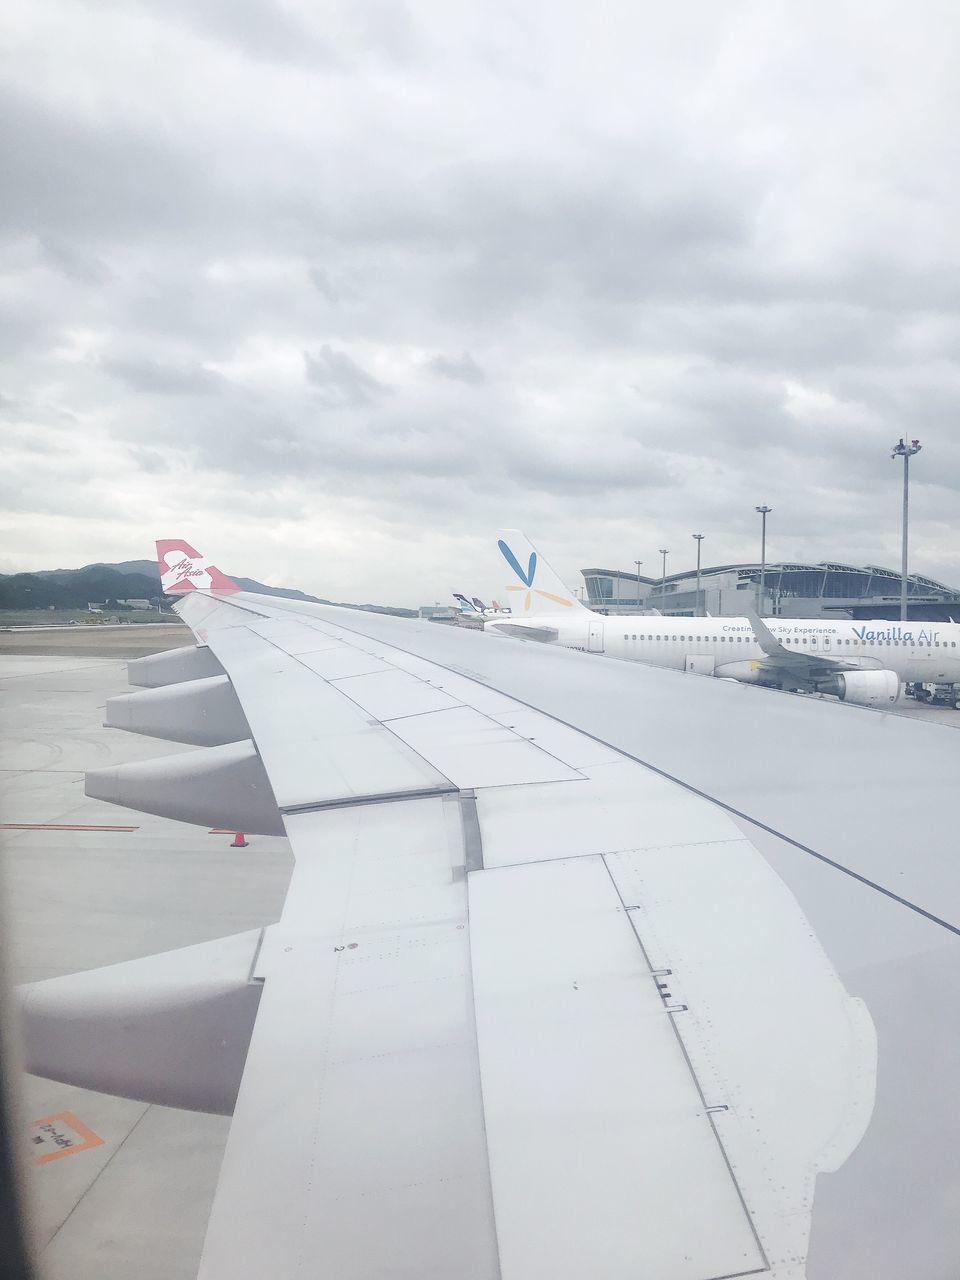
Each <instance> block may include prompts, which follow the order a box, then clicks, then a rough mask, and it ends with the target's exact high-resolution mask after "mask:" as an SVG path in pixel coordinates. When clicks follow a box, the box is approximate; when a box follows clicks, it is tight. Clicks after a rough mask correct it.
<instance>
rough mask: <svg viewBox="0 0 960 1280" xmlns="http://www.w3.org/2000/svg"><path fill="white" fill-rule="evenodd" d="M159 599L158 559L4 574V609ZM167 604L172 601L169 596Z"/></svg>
mask: <svg viewBox="0 0 960 1280" xmlns="http://www.w3.org/2000/svg"><path fill="white" fill-rule="evenodd" d="M228 576H233V580H234V582H236V584H237V586H238V587H242V588H243V590H244V591H252V592H255V593H256V594H257V595H261V596H279V597H281V598H283V599H285V600H305V601H308V602H309V603H312V604H335V603H337V602H336V601H333V600H322V599H320V597H319V596H308V595H307V594H306V593H305V592H303V591H297V590H296V589H295V588H293V587H268V586H267V585H266V583H263V582H257V581H256V580H255V579H253V578H241V577H237V576H234V575H228ZM159 598H160V571H159V570H158V568H157V565H156V562H155V561H153V560H125V561H123V562H122V563H121V564H88V565H85V566H84V567H83V568H82V569H38V570H37V571H36V572H35V573H9V574H8V573H0V609H49V608H50V607H51V606H53V607H54V608H57V609H85V608H86V607H87V605H88V604H91V603H96V604H104V603H105V604H106V605H107V606H108V607H109V608H116V602H117V601H118V600H149V601H150V602H151V603H152V604H153V605H156V604H157V601H158V600H159ZM165 599H166V600H167V601H169V600H170V599H171V597H169V596H168V597H165ZM342 607H343V608H346V609H363V610H368V611H369V612H371V613H391V614H395V615H397V616H398V617H401V618H415V617H416V616H417V615H416V611H415V610H413V609H399V608H394V607H392V606H391V605H379V604H344V605H342Z"/></svg>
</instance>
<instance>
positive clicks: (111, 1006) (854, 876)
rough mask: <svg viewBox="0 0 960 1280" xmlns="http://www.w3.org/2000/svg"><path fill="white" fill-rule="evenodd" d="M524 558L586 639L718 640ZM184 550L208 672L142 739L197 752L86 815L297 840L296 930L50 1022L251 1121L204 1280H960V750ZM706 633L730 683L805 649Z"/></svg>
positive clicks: (160, 766)
mask: <svg viewBox="0 0 960 1280" xmlns="http://www.w3.org/2000/svg"><path fill="white" fill-rule="evenodd" d="M510 538H511V539H512V541H507V542H506V543H505V545H506V548H507V552H509V554H508V555H507V553H506V552H505V557H506V559H507V560H508V563H511V565H512V567H513V568H514V570H515V573H516V576H517V578H518V579H519V580H520V581H521V583H522V586H521V590H520V591H519V592H513V593H512V594H513V597H514V599H515V600H516V601H517V603H518V604H519V605H520V606H522V610H523V612H524V614H525V617H526V619H527V620H529V621H531V622H532V623H533V624H534V625H536V626H539V627H541V628H542V629H543V630H545V631H549V630H551V629H553V630H555V631H556V633H557V636H556V637H555V638H559V633H560V629H561V627H562V628H566V627H567V625H568V619H569V620H572V622H573V625H575V626H579V627H580V628H581V633H580V637H579V639H578V638H576V637H575V636H574V635H573V633H572V632H571V633H569V635H568V639H567V641H566V643H569V644H577V645H578V646H579V647H582V648H589V647H596V648H601V647H606V648H607V649H608V651H612V650H613V649H614V648H615V646H614V645H613V643H612V638H613V636H614V635H618V636H619V639H620V640H621V641H622V639H623V635H624V633H625V632H626V634H627V635H628V636H629V637H631V640H630V643H634V642H633V640H632V637H633V635H634V632H636V635H637V637H638V639H637V640H636V642H635V644H636V647H637V648H638V649H639V648H641V647H642V646H643V645H647V646H653V645H656V644H657V643H658V642H657V640H656V636H657V635H659V636H660V641H659V643H660V644H661V645H663V644H664V639H663V637H664V636H665V635H668V634H669V636H671V637H672V636H674V635H677V636H680V635H681V624H680V623H678V622H675V621H674V620H673V619H667V618H657V619H648V618H645V619H639V618H638V619H636V620H634V619H631V620H630V622H629V623H628V624H625V623H624V621H623V620H622V619H614V618H608V619H603V618H600V617H598V616H597V615H593V614H589V613H587V611H586V610H580V609H578V608H577V607H576V605H575V602H574V601H573V600H572V599H571V598H570V596H569V593H568V592H567V591H566V590H565V589H564V588H563V587H562V586H561V584H560V583H559V582H558V581H557V580H556V578H555V576H554V575H553V574H551V573H550V572H549V570H548V569H547V567H546V566H543V565H541V564H539V563H538V559H537V557H536V553H535V552H533V550H532V548H530V547H529V546H528V544H526V543H525V542H521V541H519V540H518V539H515V538H513V535H510ZM158 552H159V559H160V563H161V566H162V569H163V573H164V588H165V590H167V591H168V592H173V593H175V594H176V595H177V596H178V600H177V604H176V606H175V607H176V610H177V612H178V613H179V614H180V616H181V618H182V619H183V621H184V622H185V623H186V624H187V626H188V627H190V628H191V630H192V631H193V635H194V640H195V643H192V644H190V645H188V646H186V647H185V648H183V649H175V650H172V651H169V652H166V653H159V654H156V655H153V656H151V657H148V658H140V659H137V660H135V661H133V662H131V663H130V664H129V676H130V680H131V683H132V684H133V685H134V686H135V688H134V691H132V692H128V693H123V694H119V695H117V696H115V697H111V698H109V699H108V700H107V703H106V709H105V719H106V722H107V724H108V725H111V726H115V727H116V728H117V729H118V730H119V729H125V730H127V731H128V732H132V733H136V734H146V735H149V736H152V737H155V738H159V739H161V740H170V741H173V742H179V743H186V744H189V745H192V746H193V747H194V750H192V751H182V750H177V751H176V752H175V754H169V753H168V754H166V755H164V754H163V749H162V747H160V748H159V754H158V756H157V758H154V759H150V760H143V759H135V760H132V761H130V762H129V763H125V764H115V765H111V766H109V767H103V763H102V759H101V760H97V759H94V760H92V761H91V763H92V764H94V765H96V766H98V767H95V768H94V769H93V770H91V772H89V773H88V774H87V776H86V784H85V790H86V795H87V797H88V799H87V800H86V801H85V802H84V803H85V804H86V806H87V812H89V813H90V814H91V815H93V814H95V813H97V802H108V803H112V804H118V805H121V806H124V807H125V808H126V809H136V810H140V811H142V812H146V813H151V814H156V815H160V816H162V817H165V818H168V819H173V820H175V821H176V822H191V823H195V824H198V825H200V826H201V827H202V828H203V829H204V830H209V829H210V828H211V827H213V828H223V827H228V828H229V829H230V830H243V831H245V832H248V833H254V834H255V835H256V834H260V835H283V836H286V838H287V839H288V840H289V843H290V848H291V851H292V853H293V856H294V859H295V864H294V868H293V874H292V879H291V881H290V886H289V889H288V891H287V897H286V902H285V903H284V907H283V912H282V915H281V917H280V919H279V920H278V921H273V920H264V921H262V922H260V927H256V928H253V929H249V930H247V931H245V932H243V933H238V934H234V935H232V936H230V937H223V938H215V939H211V940H209V941H205V942H201V943H198V944H196V945H193V946H189V947H185V948H181V949H179V950H174V951H168V952H166V953H163V954H159V955H148V956H143V957H142V958H140V959H136V960H130V961H124V962H123V963H119V964H113V965H110V966H108V967H105V968H99V969H93V970H90V971H88V972H85V973H76V974H69V975H66V976H62V977H56V978H49V979H46V980H43V981H39V982H35V983H32V984H30V985H29V986H25V987H22V988H21V989H20V992H19V997H20V999H19V1005H20V1033H21V1037H20V1038H21V1041H22V1046H23V1058H24V1061H25V1065H26V1066H27V1068H28V1069H29V1070H30V1071H33V1072H35V1073H37V1074H38V1075H42V1076H46V1077H49V1078H52V1079H55V1080H61V1081H65V1082H67V1083H69V1084H72V1085H78V1086H81V1087H84V1088H87V1089H94V1090H98V1091H101V1092H109V1093H113V1094H119V1095H122V1096H125V1097H128V1098H136V1099H139V1100H141V1101H143V1102H147V1103H157V1104H160V1105H162V1106H172V1107H186V1108H193V1109H194V1110H197V1111H210V1112H221V1113H224V1114H232V1117H233V1118H232V1122H231V1126H230V1133H229V1138H228V1141H227V1145H226V1151H225V1153H224V1158H223V1163H222V1166H221V1168H220V1172H219V1176H218V1178H217V1185H216V1189H215V1193H214V1195H213V1204H212V1209H211V1214H210V1221H209V1225H208V1228H207V1233H206V1242H205V1245H204V1249H203V1256H202V1260H201V1262H200V1270H199V1275H200V1277H201V1280H264V1277H269V1278H270V1280H305V1278H306V1277H330V1278H332V1277H336V1280H373V1278H374V1277H377V1278H378V1280H414V1278H415V1280H451V1277H456V1280H637V1278H638V1277H648V1278H649V1280H716V1278H717V1277H720V1276H723V1277H728V1278H730V1277H734V1276H740V1277H747V1276H754V1277H758V1276H762V1277H766V1278H767V1280H905V1278H907V1277H909V1280H948V1278H952V1277H956V1276H957V1275H958V1274H960V1213H958V1212H957V1206H958V1204H960V1126H958V1102H957V1094H958V1091H957V1063H958V1061H960V859H958V858H957V856H956V843H957V842H956V815H955V814H954V811H953V805H952V796H953V794H954V789H955V785H956V778H957V776H958V774H960V733H957V732H956V731H951V730H950V729H948V728H945V727H944V726H943V725H938V724H930V723H927V722H924V721H917V720H913V719H909V718H907V717H905V716H881V715H875V714H872V713H871V712H869V711H867V710H865V709H862V708H857V707H843V708H841V707H839V706H837V705H835V704H831V703H828V702H818V703H816V704H811V703H810V702H808V701H805V700H803V699H786V698H781V697H778V696H777V695H775V694H774V693H772V692H770V691H769V690H765V689H757V690H754V691H753V694H752V696H745V690H744V689H743V688H741V687H740V686H738V685H736V684H732V683H730V682H727V681H724V680H689V679H687V677H686V676H684V675H683V674H681V673H680V672H677V671H666V670H657V669H655V668H654V667H651V666H645V665H643V664H642V663H639V662H621V661H614V660H611V659H609V658H605V657H603V656H599V657H596V658H589V659H588V658H585V657H584V656H583V655H582V654H578V653H574V652H572V651H571V650H570V649H565V648H560V647H558V646H557V645H548V646H543V645H532V644H512V645H511V644H506V643H504V641H503V640H497V639H493V638H491V637H490V636H488V635H485V634H483V633H482V632H480V631H476V630H471V629H469V628H459V627H438V626H434V625H433V624H432V623H430V622H427V621H421V620H419V619H409V618H393V617H384V616H383V615H380V614H373V613H364V612H360V611H357V610H351V609H343V608H337V607H335V606H330V605H321V604H313V603H310V602H307V601H301V600H287V599H279V598H276V597H267V596H262V595H255V594H251V593H249V592H246V591H242V590H238V589H237V587H236V585H235V584H234V583H233V582H231V581H230V579H228V578H226V577H225V576H224V575H223V574H222V573H221V572H220V571H219V570H218V569H217V567H216V565H214V564H212V563H211V562H210V561H208V560H206V559H205V558H204V557H202V556H201V555H199V554H198V553H197V552H196V550H195V549H194V548H193V547H191V546H190V545H189V544H187V543H185V542H183V541H181V540H179V539H171V540H169V541H166V542H161V543H160V544H159V546H158ZM541 603H542V604H543V605H544V606H545V608H544V612H543V613H542V614H540V613H539V612H535V609H536V610H539V607H540V605H541ZM496 625H499V624H496ZM682 625H683V626H684V627H686V628H688V633H689V632H692V635H693V636H694V637H695V636H696V635H698V634H699V635H700V636H701V637H703V636H705V635H715V636H716V642H715V643H714V647H713V649H711V648H710V647H709V643H712V642H705V641H704V640H703V639H701V640H700V641H699V642H698V641H696V640H695V639H693V640H691V641H688V652H690V653H691V654H692V655H693V656H694V657H705V658H713V659H714V663H713V667H714V669H716V667H717V666H719V667H721V668H722V667H724V666H725V665H727V663H726V662H724V661H723V660H722V659H724V658H726V657H727V655H728V654H729V653H730V651H731V650H732V652H733V655H734V656H733V658H731V659H730V661H731V662H737V661H743V662H745V663H749V662H752V661H757V662H759V663H764V662H766V661H767V659H768V657H769V656H770V655H768V654H767V653H766V651H765V650H764V649H763V647H762V645H760V643H759V641H757V640H756V638H754V640H753V641H751V640H749V639H744V638H743V634H744V633H743V632H742V631H741V632H738V631H735V630H732V631H726V632H724V631H722V630H719V629H718V630H716V631H714V628H720V627H722V626H734V627H735V626H736V625H737V624H736V623H735V622H731V621H730V620H727V621H725V622H719V621H718V622H715V623H711V624H710V627H709V629H708V627H707V625H706V624H705V623H704V622H702V621H700V620H697V621H695V622H688V623H684V624H682ZM592 628H597V629H598V630H597V632H596V633H594V632H593V631H592ZM617 628H619V631H617V630H615V629H617ZM658 628H659V630H658ZM641 629H642V630H643V634H645V635H649V636H650V637H652V638H650V639H647V640H644V641H641V640H640V639H639V637H640V635H641ZM842 630H843V629H842V627H841V628H840V629H839V630H838V631H837V632H836V633H835V634H836V635H837V636H840V635H841V631H842ZM604 631H606V636H604ZM565 634H567V633H566V632H565ZM763 634H764V631H763V629H761V630H760V635H763ZM822 634H823V633H822V632H821V633H817V638H818V641H820V637H821V635H822ZM737 636H740V637H741V638H740V639H737ZM722 637H726V638H725V639H724V638H722ZM731 637H733V638H732V639H731ZM842 638H848V637H847V635H846V633H845V632H844V633H843V637H842ZM802 639H803V637H802V636H801V637H800V641H801V657H804V658H807V659H810V656H811V646H810V644H809V639H810V637H809V635H808V636H807V640H808V643H807V646H806V650H805V651H804V650H803V646H802ZM833 639H834V634H833V633H831V640H833ZM671 642H672V641H671ZM777 643H779V642H777ZM783 648H784V649H787V647H786V645H784V646H783ZM847 648H848V646H846V645H845V646H843V652H844V655H845V654H846V652H847ZM849 648H850V651H851V652H853V646H849ZM865 648H866V646H864V649H865ZM754 649H756V651H757V656H756V657H755V658H754V657H750V656H743V657H741V655H743V654H744V653H745V652H746V654H751V653H753V652H754ZM834 652H835V651H834V649H833V647H832V646H831V650H830V656H831V657H832V656H833V654H834ZM887 652H888V650H887V649H886V648H884V650H883V657H884V658H885V657H886V654H887ZM889 652H890V653H891V654H894V653H895V652H896V646H892V647H891V649H890V650H889ZM934 652H935V653H936V652H938V650H936V649H935V650H934ZM939 652H941V653H942V652H943V650H942V649H940V650H939ZM950 652H951V653H952V651H950ZM777 653H779V650H777ZM787 653H788V656H789V657H791V658H792V657H793V651H792V650H787ZM901 653H902V646H901ZM821 655H822V642H821V643H818V645H817V646H816V650H815V656H816V658H817V659H819V658H820V657H821ZM858 656H862V657H866V656H869V655H868V654H867V653H866V652H863V653H861V654H859V655H858ZM717 659H720V661H717ZM679 665H684V663H683V662H681V663H680V664H679ZM850 670H852V668H851V666H850V665H849V664H846V663H844V664H843V665H842V668H841V671H840V673H839V675H841V676H843V677H844V678H846V676H847V674H848V672H849V671H850ZM887 670H889V667H888V666H886V665H883V664H881V665H879V666H878V667H877V668H876V670H875V671H869V670H868V671H854V672H853V674H854V675H861V676H865V677H867V678H870V677H872V676H874V675H875V674H877V673H878V672H879V673H881V674H882V672H883V671H887ZM91 754H92V749H91ZM172 830H175V828H172ZM73 856H75V857H79V856H80V853H79V851H74V855H73ZM138 856H139V855H138V852H137V846H136V845H135V844H131V845H130V848H129V854H128V857H129V859H130V860H131V862H133V861H135V860H136V859H137V857H138ZM221 870H222V873H223V883H222V886H221V888H222V894H223V900H224V901H225V902H227V903H229V900H230V888H231V880H232V879H233V878H235V877H241V876H244V875H245V874H247V873H246V872H245V871H244V855H243V854H240V855H239V856H237V858H236V859H231V860H230V863H229V864H227V863H224V865H223V866H222V868H221ZM83 927H84V923H83V920H82V919H79V918H78V922H77V928H83ZM2 1005H3V1002H2V1001H0V1014H2V1012H3V1009H2ZM5 1032H6V1028H5V1027H0V1041H2V1042H3V1047H6V1039H5ZM5 1061H9V1057H8V1056H7V1057H6V1058H5ZM6 1076H7V1081H6V1082H7V1083H8V1084H12V1083H14V1074H13V1072H12V1071H11V1070H10V1068H9V1067H7V1069H6ZM7 1122H8V1113H7V1112H6V1111H5V1110H4V1107H3V1099H2V1098H0V1138H3V1137H6V1135H7V1134H8V1133H9V1130H7V1129H6V1128H5V1127H4V1126H5V1125H6V1124H7ZM111 1140H112V1139H110V1138H108V1142H107V1144H106V1145H105V1147H104V1150H105V1151H106V1153H107V1155H106V1157H105V1158H106V1159H109V1156H110V1154H111V1147H110V1145H109V1142H110V1141H111ZM0 1149H2V1150H3V1152H4V1156H5V1158H4V1159H3V1160H0V1272H2V1273H3V1275H4V1276H7V1275H10V1276H11V1277H12V1276H14V1275H17V1276H18V1277H19V1276H20V1275H21V1274H26V1272H24V1271H23V1269H21V1271H17V1272H14V1271H13V1270H12V1269H11V1268H10V1267H6V1268H4V1266H3V1262H4V1260H5V1258H6V1257H7V1256H9V1254H10V1252H11V1242H12V1241H14V1240H15V1234H14V1231H13V1230H7V1228H8V1226H9V1225H10V1224H11V1223H12V1215H11V1214H10V1213H9V1212H8V1213H7V1215H6V1217H4V1216H3V1210H4V1209H5V1207H6V1205H7V1203H8V1202H10V1199H11V1197H12V1195H13V1194H14V1189H15V1187H16V1183H15V1182H13V1181H12V1178H11V1174H12V1171H13V1164H12V1161H13V1160H14V1159H15V1158H16V1156H17V1154H18V1152H19V1150H20V1143H19V1142H18V1141H15V1140H14V1139H13V1138H12V1137H11V1138H9V1140H7V1141H4V1142H2V1143H0ZM152 1155H153V1153H152V1152H149V1151H148V1152H146V1155H145V1157H144V1158H145V1159H147V1160H149V1159H150V1158H152ZM71 1176H72V1175H71ZM4 1189H6V1194H5V1190H4ZM109 1208H110V1206H108V1209H109ZM21 1221H22V1223H23V1224H24V1225H27V1219H25V1218H23V1217H22V1216H21ZM107 1225H108V1226H109V1225H110V1223H109V1221H108V1223H107ZM5 1250H6V1252H5Z"/></svg>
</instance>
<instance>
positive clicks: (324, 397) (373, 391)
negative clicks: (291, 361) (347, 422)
mask: <svg viewBox="0 0 960 1280" xmlns="http://www.w3.org/2000/svg"><path fill="white" fill-rule="evenodd" d="M303 360H304V364H305V366H306V374H307V380H308V381H309V382H310V383H311V384H312V385H313V386H314V387H315V388H316V389H317V397H318V399H319V400H320V402H321V403H322V404H323V405H325V406H326V407H327V408H329V409H350V408H357V407H358V406H360V405H368V404H372V403H373V402H374V401H375V400H376V399H378V398H379V397H380V396H382V395H384V394H385V393H386V392H387V390H388V388H387V387H385V386H384V385H383V383H382V382H379V381H378V380H377V379H376V378H375V377H373V375H372V374H370V373H367V371H366V369H362V368H361V367H360V365H358V364H357V362H356V361H355V360H353V359H351V357H350V356H348V355H347V353H346V352H345V351H337V350H335V349H334V348H333V347H331V346H329V345H327V344H325V345H324V346H322V347H320V349H319V350H318V351H314V352H310V351H305V352H304V353H303Z"/></svg>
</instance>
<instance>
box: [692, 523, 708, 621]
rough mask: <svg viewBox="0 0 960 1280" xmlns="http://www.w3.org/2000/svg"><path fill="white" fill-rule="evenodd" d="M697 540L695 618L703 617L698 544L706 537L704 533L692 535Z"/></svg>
mask: <svg viewBox="0 0 960 1280" xmlns="http://www.w3.org/2000/svg"><path fill="white" fill-rule="evenodd" d="M692 536H693V537H694V538H696V540H697V609H696V616H697V617H698V618H700V617H702V616H703V606H702V605H701V603H700V543H701V542H702V541H703V540H704V538H705V537H706V536H707V535H706V534H705V533H695V534H693V535H692Z"/></svg>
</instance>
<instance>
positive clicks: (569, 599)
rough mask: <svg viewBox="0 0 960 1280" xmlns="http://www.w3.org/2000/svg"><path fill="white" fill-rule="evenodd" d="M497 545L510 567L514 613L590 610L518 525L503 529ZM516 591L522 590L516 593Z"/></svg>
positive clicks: (528, 613) (528, 614)
mask: <svg viewBox="0 0 960 1280" xmlns="http://www.w3.org/2000/svg"><path fill="white" fill-rule="evenodd" d="M497 547H498V549H499V551H500V555H501V557H502V558H503V560H505V561H506V563H507V565H508V566H509V568H510V581H509V583H508V585H507V591H509V592H510V593H511V596H510V603H511V604H512V605H513V606H514V607H513V609H512V610H511V612H512V613H513V614H514V615H518V614H519V616H520V617H527V618H529V617H532V616H533V615H535V614H540V613H552V614H557V613H563V612H565V611H566V610H567V609H569V610H570V611H571V612H577V611H580V610H582V611H583V612H584V613H586V612H587V610H586V609H584V607H583V605H582V604H581V603H580V601H579V600H578V599H577V598H576V596H575V595H574V594H573V592H572V591H570V590H569V588H567V587H565V586H564V584H563V583H562V582H561V581H560V579H559V577H558V576H557V574H556V573H555V572H554V570H553V569H552V568H551V567H550V565H549V564H547V562H546V560H544V559H543V557H542V556H540V555H539V554H538V553H537V551H536V549H535V548H534V546H533V544H532V543H531V542H530V541H529V539H528V538H527V537H526V536H525V535H524V534H523V533H521V532H520V530H519V529H504V530H502V532H501V533H500V535H499V538H498V541H497ZM517 592H521V593H522V594H520V595H517V594H514V593H517Z"/></svg>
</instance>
